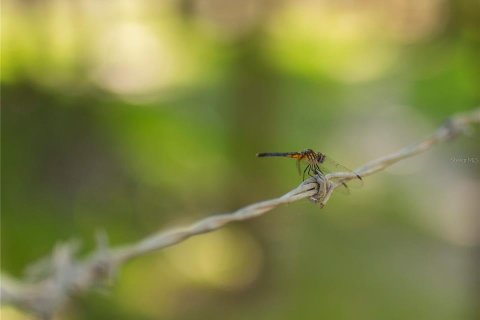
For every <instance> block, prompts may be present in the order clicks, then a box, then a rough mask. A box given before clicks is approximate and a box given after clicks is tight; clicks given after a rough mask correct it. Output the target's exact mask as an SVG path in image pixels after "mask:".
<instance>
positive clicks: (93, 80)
mask: <svg viewBox="0 0 480 320" xmlns="http://www.w3.org/2000/svg"><path fill="white" fill-rule="evenodd" d="M479 21H480V6H479V4H478V1H469V0H460V1H453V0H452V1H441V0H425V1H420V2H417V1H412V0H388V1H379V0H369V1H326V0H325V1H278V2H276V1H272V0H268V1H255V0H247V1H233V0H231V1H220V0H199V1H192V0H176V1H173V0H172V1H153V0H144V1H132V0H122V1H78V2H75V1H66V0H47V1H32V0H30V1H11V0H5V1H3V3H2V36H1V47H2V79H1V88H2V118H1V125H2V126H1V133H2V153H1V174H2V179H1V187H2V193H1V211H2V224H1V255H2V261H1V263H2V271H4V272H8V273H10V274H13V275H16V276H22V274H23V273H22V272H23V270H24V268H25V267H26V266H27V265H29V264H31V263H32V262H33V261H35V260H37V259H40V258H42V257H43V256H45V255H46V254H48V253H49V252H50V250H51V248H52V247H53V246H54V244H55V243H56V242H57V241H59V240H67V239H70V238H80V239H82V241H83V243H84V246H83V248H84V252H87V251H88V250H89V249H91V248H92V245H93V235H94V234H95V231H96V230H98V229H104V230H106V232H107V233H108V234H109V237H110V242H111V243H112V244H113V245H119V244H122V243H127V242H133V241H136V240H138V239H140V238H142V237H144V236H146V235H148V234H150V233H152V232H155V231H157V230H159V229H165V228H169V227H172V226H177V225H179V224H182V223H188V222H189V221H193V220H194V219H197V218H200V217H204V216H207V215H209V214H212V213H219V212H226V211H229V210H233V209H235V208H238V207H240V206H242V205H246V204H248V203H252V202H255V201H259V200H263V199H266V198H269V197H274V196H277V195H279V194H281V193H282V192H285V191H287V190H290V189H291V188H292V187H294V186H296V185H297V184H298V183H299V182H300V179H299V178H298V177H297V176H296V172H295V165H294V163H291V162H290V161H288V160H283V161H282V160H277V159H271V160H270V159H269V160H267V159H256V158H255V153H257V152H262V151H295V150H302V149H304V148H307V147H308V148H314V149H316V150H319V151H322V152H325V153H327V154H329V155H333V157H334V158H335V159H336V160H337V161H339V162H340V163H342V164H344V165H346V166H348V167H352V168H354V167H355V166H357V165H360V164H362V163H363V162H365V161H368V160H370V159H374V158H376V157H379V156H382V155H384V154H386V153H388V152H391V151H395V150H397V149H398V148H400V147H402V146H404V145H405V144H408V143H411V142H414V141H415V140H417V139H419V138H421V137H423V136H425V135H427V134H429V133H430V132H431V131H432V130H433V129H434V128H435V127H436V126H437V125H438V124H439V123H440V121H442V119H444V118H446V117H447V116H450V115H451V114H453V113H455V112H459V111H463V110H468V109H472V108H474V107H475V106H478V104H479V100H480V99H479V98H480V97H479V93H480V91H479V90H478V88H479V87H480V73H479V72H478V70H480V66H479V61H480V60H479V59H478V57H479V53H480V52H479V51H480V45H479V41H480V32H479V30H480V28H479V27H480V26H479ZM478 139H479V135H478V130H477V133H474V134H473V135H471V136H470V137H467V138H463V137H462V138H460V139H459V140H457V141H455V142H454V143H452V144H448V145H442V146H439V147H437V148H436V149H435V150H434V151H432V152H429V153H428V154H426V155H421V156H419V157H416V158H415V159H409V160H406V161H404V162H403V163H400V164H398V165H396V166H395V167H393V168H392V169H389V170H387V172H384V173H379V174H377V175H375V176H373V177H371V178H370V177H369V178H368V179H365V185H364V187H363V188H362V189H358V190H357V189H354V190H352V193H351V195H350V196H348V197H342V196H340V195H339V196H337V195H335V196H334V198H333V199H332V200H331V201H330V202H329V204H328V206H327V207H326V208H325V209H323V210H319V208H318V207H316V206H314V205H312V204H310V203H308V202H306V201H305V202H300V203H295V204H292V205H290V206H288V207H285V208H281V209H279V210H277V211H276V212H273V213H272V214H269V215H268V216H267V217H263V218H260V219H258V220H256V221H249V222H246V223H241V224H237V225H234V226H229V227H227V228H225V229H223V230H221V231H219V232H218V233H214V234H209V235H202V236H200V237H198V238H195V239H192V240H189V241H187V242H186V243H183V244H180V245H178V246H176V247H173V248H169V249H167V250H165V251H162V252H159V253H156V254H152V255H150V256H148V257H143V258H139V259H138V260H136V261H134V262H132V263H131V264H129V265H127V266H126V267H125V268H124V269H123V270H122V271H121V273H120V275H119V277H118V279H117V280H116V281H115V283H114V284H112V286H109V287H108V290H107V292H111V293H108V294H107V295H102V293H101V292H93V293H90V294H89V295H87V296H86V297H78V298H76V299H75V300H74V302H73V303H72V304H71V305H70V306H69V307H68V309H67V310H64V311H63V313H62V315H60V318H61V319H225V318H226V317H227V315H228V318H229V319H319V318H326V319H436V320H441V319H472V318H473V317H474V313H475V312H477V313H478V309H479V304H478V300H479V295H478V291H479V288H478V284H477V285H476V289H475V284H474V282H475V279H477V282H478V273H475V270H476V269H478V264H477V265H475V263H474V265H473V266H472V261H473V259H472V258H471V257H472V252H474V251H475V250H478V249H479V247H478V246H479V241H480V239H479V238H478V234H480V227H479V225H478V224H476V223H474V222H475V221H476V220H475V214H476V213H477V212H478V211H479V205H478V197H477V196H476V192H478V190H479V187H480V186H479V182H478V171H479V170H478V164H476V165H475V164H472V163H470V164H468V163H467V164H460V163H456V162H454V161H452V159H454V158H469V157H473V158H477V159H478V157H479V146H480V144H479V143H478ZM446 186H448V187H446ZM477 220H478V219H477ZM477 271H478V270H477ZM2 315H3V316H4V317H3V319H25V318H29V316H28V315H25V314H23V313H21V312H18V311H15V310H13V309H11V308H3V309H2Z"/></svg>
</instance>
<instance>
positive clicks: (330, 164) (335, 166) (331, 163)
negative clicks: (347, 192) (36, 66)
mask: <svg viewBox="0 0 480 320" xmlns="http://www.w3.org/2000/svg"><path fill="white" fill-rule="evenodd" d="M320 168H321V169H322V170H324V171H325V172H329V173H333V172H350V173H352V174H354V175H356V176H357V179H352V180H349V181H348V185H349V186H354V187H361V186H363V180H362V178H361V177H360V176H359V175H358V174H357V173H355V172H354V171H353V170H351V169H349V168H347V167H345V166H343V165H341V164H340V163H338V162H336V161H335V160H333V159H332V158H330V157H328V156H325V158H324V161H323V163H321V164H320ZM339 180H340V178H339Z"/></svg>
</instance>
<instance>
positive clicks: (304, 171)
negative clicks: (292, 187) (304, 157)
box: [302, 165, 310, 180]
mask: <svg viewBox="0 0 480 320" xmlns="http://www.w3.org/2000/svg"><path fill="white" fill-rule="evenodd" d="M307 171H308V175H310V165H307V166H306V167H305V170H303V176H302V180H305V173H306V172H307Z"/></svg>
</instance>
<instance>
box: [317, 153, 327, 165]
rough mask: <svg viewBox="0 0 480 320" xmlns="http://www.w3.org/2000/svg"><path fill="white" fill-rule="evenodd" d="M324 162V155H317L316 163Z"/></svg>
mask: <svg viewBox="0 0 480 320" xmlns="http://www.w3.org/2000/svg"><path fill="white" fill-rule="evenodd" d="M324 160H325V155H324V154H323V153H319V155H318V157H317V161H318V162H319V163H323V161H324Z"/></svg>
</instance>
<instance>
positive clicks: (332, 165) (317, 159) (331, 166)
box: [257, 149, 362, 190]
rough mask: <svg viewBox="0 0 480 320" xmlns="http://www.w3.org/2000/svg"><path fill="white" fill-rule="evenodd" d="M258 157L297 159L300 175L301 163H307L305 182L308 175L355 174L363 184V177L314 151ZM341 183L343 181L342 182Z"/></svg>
mask: <svg viewBox="0 0 480 320" xmlns="http://www.w3.org/2000/svg"><path fill="white" fill-rule="evenodd" d="M257 157H260V158H263V157H286V158H292V159H297V169H298V173H299V174H301V164H300V163H301V162H302V161H305V162H306V163H307V166H306V167H305V169H304V170H303V176H302V177H303V180H305V174H308V175H309V176H310V177H313V176H315V175H316V174H325V173H329V172H339V171H340V172H349V173H352V174H354V175H355V176H356V177H357V179H358V180H357V181H360V185H361V184H362V183H361V182H362V177H361V176H360V175H358V174H357V173H355V172H353V171H352V170H350V169H348V168H347V167H344V166H342V165H341V164H339V163H338V162H336V161H335V160H333V159H331V158H330V157H329V156H327V155H326V154H324V153H321V152H315V151H313V150H312V149H305V150H303V151H300V152H264V153H257ZM340 182H341V181H340ZM341 183H342V185H343V186H344V187H345V188H346V189H347V190H348V187H347V185H346V184H345V183H344V182H341Z"/></svg>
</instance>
